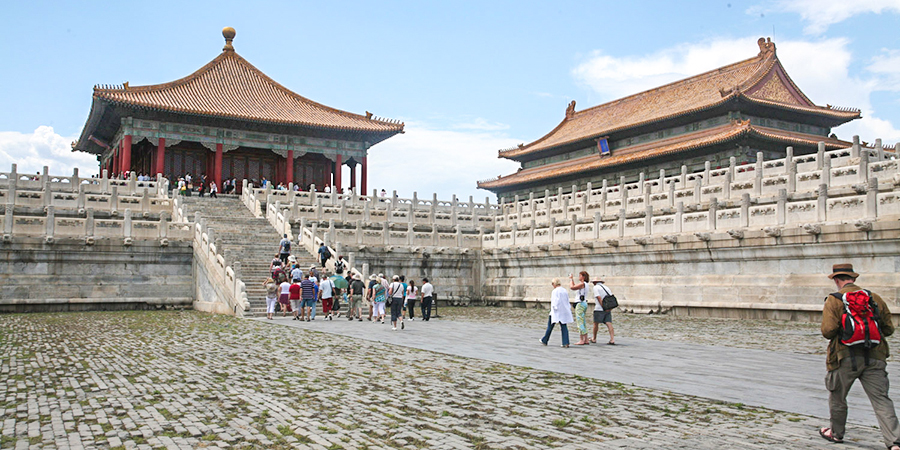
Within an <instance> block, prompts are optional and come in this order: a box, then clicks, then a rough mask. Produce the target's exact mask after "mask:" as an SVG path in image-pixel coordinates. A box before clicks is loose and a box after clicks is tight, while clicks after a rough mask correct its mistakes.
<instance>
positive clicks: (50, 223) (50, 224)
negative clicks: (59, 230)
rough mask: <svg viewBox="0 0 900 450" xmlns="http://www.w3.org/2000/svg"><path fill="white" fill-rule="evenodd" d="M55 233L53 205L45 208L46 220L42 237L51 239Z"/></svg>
mask: <svg viewBox="0 0 900 450" xmlns="http://www.w3.org/2000/svg"><path fill="white" fill-rule="evenodd" d="M55 232H56V211H55V208H54V207H53V205H50V206H48V207H47V219H46V221H45V222H44V235H45V236H47V237H48V238H52V237H53V235H54V233H55Z"/></svg>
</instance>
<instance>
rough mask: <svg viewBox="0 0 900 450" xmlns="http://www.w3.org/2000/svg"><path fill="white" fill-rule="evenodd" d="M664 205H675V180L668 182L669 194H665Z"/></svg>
mask: <svg viewBox="0 0 900 450" xmlns="http://www.w3.org/2000/svg"><path fill="white" fill-rule="evenodd" d="M666 197H667V199H666V200H667V202H666V205H667V206H668V207H669V208H671V207H673V206H675V182H674V181H673V182H671V183H669V194H668V195H667V196H666Z"/></svg>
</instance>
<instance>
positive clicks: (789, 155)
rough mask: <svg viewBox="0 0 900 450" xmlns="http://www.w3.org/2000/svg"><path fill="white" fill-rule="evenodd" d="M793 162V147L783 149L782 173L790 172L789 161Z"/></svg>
mask: <svg viewBox="0 0 900 450" xmlns="http://www.w3.org/2000/svg"><path fill="white" fill-rule="evenodd" d="M792 162H794V147H787V148H786V149H784V173H785V174H790V173H791V163H792Z"/></svg>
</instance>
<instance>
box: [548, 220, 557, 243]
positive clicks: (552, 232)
mask: <svg viewBox="0 0 900 450" xmlns="http://www.w3.org/2000/svg"><path fill="white" fill-rule="evenodd" d="M548 223H549V225H548V228H549V229H550V242H556V218H555V217H550V220H549V222H548Z"/></svg>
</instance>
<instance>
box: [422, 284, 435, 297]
mask: <svg viewBox="0 0 900 450" xmlns="http://www.w3.org/2000/svg"><path fill="white" fill-rule="evenodd" d="M433 294H434V286H432V285H431V283H425V284H423V285H422V298H425V297H432V296H433Z"/></svg>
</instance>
